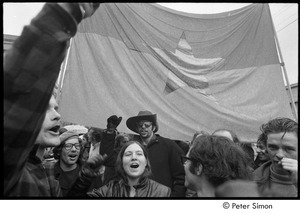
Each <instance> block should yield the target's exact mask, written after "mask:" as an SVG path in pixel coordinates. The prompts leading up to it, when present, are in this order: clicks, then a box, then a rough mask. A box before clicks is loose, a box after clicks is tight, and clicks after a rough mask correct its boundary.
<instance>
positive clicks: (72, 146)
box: [60, 138, 81, 166]
mask: <svg viewBox="0 0 300 213" xmlns="http://www.w3.org/2000/svg"><path fill="white" fill-rule="evenodd" d="M68 146H69V147H68ZM80 148H81V145H80V143H79V140H78V138H70V139H68V140H67V141H66V143H65V145H64V147H63V148H62V150H61V155H60V160H61V162H62V163H63V164H65V165H67V166H72V165H74V164H76V162H77V161H78V158H79V154H80Z"/></svg>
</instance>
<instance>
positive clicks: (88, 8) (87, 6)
mask: <svg viewBox="0 0 300 213" xmlns="http://www.w3.org/2000/svg"><path fill="white" fill-rule="evenodd" d="M57 4H58V5H59V6H61V7H62V8H63V9H64V10H65V11H67V12H68V13H69V14H70V15H72V7H74V4H78V6H79V9H80V10H81V13H82V19H84V18H87V17H90V16H92V15H93V14H94V13H95V11H96V10H97V9H98V7H99V6H100V3H93V2H90V3H57Z"/></svg>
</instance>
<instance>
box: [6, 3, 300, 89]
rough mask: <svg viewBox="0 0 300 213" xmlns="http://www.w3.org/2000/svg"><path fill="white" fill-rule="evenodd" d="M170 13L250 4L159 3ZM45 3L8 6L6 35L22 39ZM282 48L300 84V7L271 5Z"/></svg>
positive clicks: (212, 10) (291, 80) (292, 75)
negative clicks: (27, 27)
mask: <svg viewBox="0 0 300 213" xmlns="http://www.w3.org/2000/svg"><path fill="white" fill-rule="evenodd" d="M159 4H160V5H161V6H164V7H168V8H170V9H174V10H178V11H182V12H187V13H196V14H211V13H221V12H225V11H230V10H235V9H239V8H241V7H245V6H247V5H249V3H159ZM43 5H44V3H43V2H35V3H4V4H3V33H4V34H9V35H20V34H21V31H22V29H23V27H24V25H27V24H29V23H30V20H31V19H32V18H33V17H34V16H35V15H36V14H37V13H38V12H39V11H40V10H41V8H42V6H43ZM269 5H270V10H271V14H272V18H273V22H274V26H275V30H276V34H277V37H278V40H279V47H280V51H281V55H282V58H283V62H284V64H285V68H286V72H287V74H288V80H289V83H290V84H295V83H298V4H296V3H294V4H287V3H273V4H269Z"/></svg>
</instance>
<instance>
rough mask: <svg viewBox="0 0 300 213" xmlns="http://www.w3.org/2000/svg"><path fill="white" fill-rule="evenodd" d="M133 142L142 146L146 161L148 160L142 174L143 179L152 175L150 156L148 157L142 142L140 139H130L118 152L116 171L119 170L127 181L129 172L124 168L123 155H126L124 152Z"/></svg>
mask: <svg viewBox="0 0 300 213" xmlns="http://www.w3.org/2000/svg"><path fill="white" fill-rule="evenodd" d="M131 144H137V145H139V146H140V147H141V148H142V150H143V152H144V156H145V158H146V161H147V165H146V167H145V171H144V173H143V174H142V176H141V179H143V178H146V177H149V176H150V175H151V166H150V162H149V158H148V153H147V151H146V149H145V147H144V146H143V145H142V144H140V143H139V142H138V141H128V142H127V143H125V144H124V146H123V147H122V148H121V150H120V152H119V154H118V157H117V160H116V172H117V174H118V175H119V176H120V177H122V178H123V179H124V180H126V181H127V174H126V173H125V170H124V168H123V155H124V152H125V150H126V149H127V147H128V146H130V145H131Z"/></svg>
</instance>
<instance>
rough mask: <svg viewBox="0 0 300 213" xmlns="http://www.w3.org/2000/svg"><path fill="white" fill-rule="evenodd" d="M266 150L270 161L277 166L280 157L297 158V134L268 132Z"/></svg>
mask: <svg viewBox="0 0 300 213" xmlns="http://www.w3.org/2000/svg"><path fill="white" fill-rule="evenodd" d="M267 150H268V154H269V157H270V159H271V160H272V163H273V164H274V165H275V166H278V167H280V165H279V162H280V161H281V159H282V158H291V159H298V136H297V135H296V133H294V132H287V133H285V134H284V132H280V133H270V134H269V135H268V141H267Z"/></svg>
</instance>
